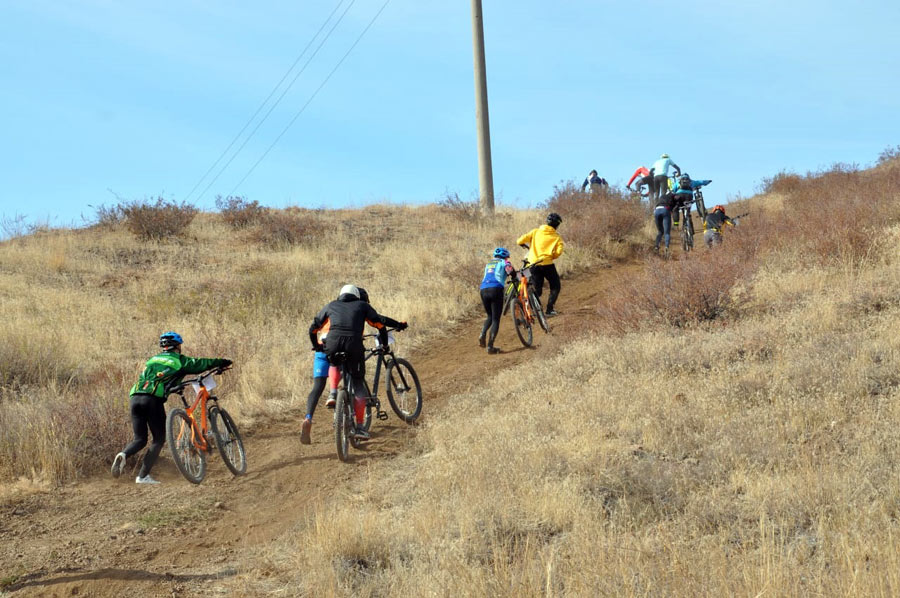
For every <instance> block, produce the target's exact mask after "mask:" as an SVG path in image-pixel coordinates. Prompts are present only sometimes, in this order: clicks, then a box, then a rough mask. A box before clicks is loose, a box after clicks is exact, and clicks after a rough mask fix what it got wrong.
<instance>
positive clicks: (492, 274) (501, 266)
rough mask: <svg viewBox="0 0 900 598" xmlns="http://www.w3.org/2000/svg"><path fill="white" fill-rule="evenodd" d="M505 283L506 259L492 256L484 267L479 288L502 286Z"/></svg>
mask: <svg viewBox="0 0 900 598" xmlns="http://www.w3.org/2000/svg"><path fill="white" fill-rule="evenodd" d="M505 285H506V260H504V259H501V258H494V259H492V260H491V261H489V262H488V263H487V265H485V267H484V276H483V277H482V278H481V286H480V287H478V288H479V290H480V289H491V288H501V289H502V288H503V287H504V286H505Z"/></svg>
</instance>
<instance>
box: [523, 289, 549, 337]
mask: <svg viewBox="0 0 900 598" xmlns="http://www.w3.org/2000/svg"><path fill="white" fill-rule="evenodd" d="M528 300H529V301H531V311H533V312H534V313H535V315H536V316H537V321H538V324H540V325H541V328H543V329H544V332H547V333H549V332H550V324H549V323H548V322H547V315H546V314H545V313H544V308H543V307H541V298H540V297H538V296H537V295H533V294H531V293H529V294H528Z"/></svg>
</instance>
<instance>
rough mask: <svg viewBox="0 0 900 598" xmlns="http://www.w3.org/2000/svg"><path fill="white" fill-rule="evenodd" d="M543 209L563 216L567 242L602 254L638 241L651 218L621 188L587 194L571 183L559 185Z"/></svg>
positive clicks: (605, 188) (606, 188) (605, 189)
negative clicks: (612, 244) (647, 220)
mask: <svg viewBox="0 0 900 598" xmlns="http://www.w3.org/2000/svg"><path fill="white" fill-rule="evenodd" d="M543 207H544V208H546V210H547V211H549V212H557V213H559V214H560V215H561V216H562V218H563V222H564V223H565V225H564V226H565V227H566V228H565V230H566V234H565V236H566V240H567V241H571V242H572V243H574V244H576V245H580V246H581V247H586V248H589V249H592V250H594V251H595V252H598V253H602V252H604V250H606V249H608V246H609V245H610V244H611V243H626V242H628V241H629V240H632V239H636V237H637V234H638V233H639V232H640V231H641V229H642V227H643V225H644V222H645V221H646V219H647V213H646V211H645V210H644V209H643V208H642V207H641V205H640V204H639V203H636V202H634V201H631V200H630V198H629V197H627V196H625V195H624V194H623V193H621V192H620V191H618V190H617V189H615V188H612V189H610V188H608V187H604V189H603V190H602V191H601V192H599V193H584V192H582V191H580V190H579V189H578V188H577V187H576V186H575V183H573V182H571V181H569V182H567V183H563V184H561V185H557V186H555V187H554V188H553V195H552V196H551V197H550V199H549V200H547V202H546V203H545V204H544V206H543Z"/></svg>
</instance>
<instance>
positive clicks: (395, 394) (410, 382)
mask: <svg viewBox="0 0 900 598" xmlns="http://www.w3.org/2000/svg"><path fill="white" fill-rule="evenodd" d="M385 377H386V378H387V397H388V401H389V402H390V404H391V407H392V408H393V409H394V413H396V414H397V417H399V418H400V419H402V420H403V421H405V422H406V423H408V424H411V423H413V422H414V421H416V418H418V417H419V414H421V413H422V385H421V384H419V377H418V376H417V375H416V370H414V369H413V366H412V364H411V363H409V362H408V361H406V360H405V359H403V358H402V357H397V358H396V359H394V360H393V361H392V362H391V363H390V365H388V368H387V372H386V373H385Z"/></svg>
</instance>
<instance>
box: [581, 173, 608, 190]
mask: <svg viewBox="0 0 900 598" xmlns="http://www.w3.org/2000/svg"><path fill="white" fill-rule="evenodd" d="M588 186H590V190H591V193H597V192H599V191H600V190H601V189H603V187H609V183H607V182H606V179H604V178H603V177H602V176H600V175H598V174H597V171H596V170H592V171H590V172H589V173H588V175H587V177H586V178H585V179H584V182H583V183H581V190H582V192H583V191H584V190H585V188H586V187H588Z"/></svg>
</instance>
